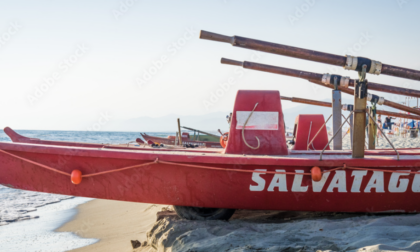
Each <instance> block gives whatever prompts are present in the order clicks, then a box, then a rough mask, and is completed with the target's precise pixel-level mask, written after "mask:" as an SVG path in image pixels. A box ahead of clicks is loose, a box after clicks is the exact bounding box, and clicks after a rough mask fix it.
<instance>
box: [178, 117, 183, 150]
mask: <svg viewBox="0 0 420 252" xmlns="http://www.w3.org/2000/svg"><path fill="white" fill-rule="evenodd" d="M178 138H179V145H182V134H181V121H180V120H179V118H178Z"/></svg>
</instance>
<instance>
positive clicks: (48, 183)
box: [0, 143, 420, 212]
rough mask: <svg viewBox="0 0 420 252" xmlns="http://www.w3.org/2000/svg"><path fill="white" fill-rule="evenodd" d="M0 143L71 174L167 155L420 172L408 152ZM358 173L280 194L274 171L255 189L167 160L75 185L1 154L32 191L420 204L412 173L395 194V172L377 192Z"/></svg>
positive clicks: (195, 200) (340, 206)
mask: <svg viewBox="0 0 420 252" xmlns="http://www.w3.org/2000/svg"><path fill="white" fill-rule="evenodd" d="M0 149H2V150H5V151H9V152H11V153H13V154H15V155H19V156H21V157H24V158H27V159H30V160H33V161H36V162H39V163H42V164H44V165H48V166H50V167H53V168H57V169H59V170H62V171H65V172H68V173H71V171H73V170H75V169H78V170H80V171H82V173H83V174H89V173H94V172H100V171H107V170H112V169H117V168H122V167H125V166H129V165H135V164H141V163H146V162H150V161H153V160H155V159H156V158H159V160H162V161H170V162H181V163H187V164H198V165H208V166H211V167H222V168H235V169H244V170H255V169H267V170H268V171H275V170H278V169H283V170H285V171H288V172H295V171H296V170H302V171H304V172H309V171H310V169H311V168H312V166H315V165H316V166H319V167H321V169H323V170H325V169H329V168H333V167H337V166H341V165H343V163H345V164H347V166H358V167H371V168H378V169H384V168H387V169H394V170H412V171H417V170H420V168H416V167H418V166H419V165H420V164H419V162H418V160H419V157H420V156H419V155H417V156H413V155H408V156H402V157H401V160H400V161H397V160H396V158H394V157H392V156H366V158H364V159H352V158H351V156H350V155H340V156H336V155H326V156H325V157H324V159H325V160H323V161H319V160H318V158H319V156H318V155H309V154H307V155H293V156H287V155H286V156H262V155H256V156H238V155H229V154H214V153H213V154H205V153H184V152H154V151H141V152H139V151H132V150H125V151H119V150H106V149H102V150H100V149H93V148H82V147H64V146H46V145H35V144H16V143H0ZM203 154H204V155H203ZM417 154H420V152H419V151H418V153H417ZM352 172H353V171H352V170H347V171H345V174H346V184H347V185H346V190H347V192H338V191H337V188H336V189H334V191H333V192H327V188H328V186H329V185H330V182H331V180H332V179H333V177H334V175H335V173H336V172H331V174H330V175H329V178H328V180H327V181H326V183H325V186H324V188H323V190H322V191H321V192H313V187H312V181H311V178H310V176H303V180H302V183H301V184H300V185H301V186H308V189H307V192H292V191H291V190H292V185H293V181H294V179H295V176H293V175H286V180H287V190H288V192H279V191H278V188H275V191H273V192H269V191H267V189H268V187H269V185H270V183H271V181H272V179H273V177H274V175H268V174H266V175H261V178H263V179H264V180H265V186H264V190H262V191H250V186H255V185H256V183H255V182H254V181H253V180H252V173H240V172H231V171H226V172H222V171H214V170H203V169H195V168H189V167H182V166H174V165H163V164H157V165H150V166H147V167H141V168H138V169H133V170H127V171H122V172H118V173H111V174H106V175H100V176H96V177H92V178H84V179H83V181H82V183H81V184H79V185H74V184H72V183H71V182H70V178H69V177H68V176H64V175H61V174H57V173H54V172H51V171H47V170H44V169H43V168H40V167H37V166H35V165H32V164H28V163H25V162H23V161H21V160H18V159H16V158H13V157H10V156H8V155H6V154H3V153H0V184H3V185H6V186H10V187H14V188H19V189H26V190H33V191H41V192H49V193H59V194H66V195H75V196H84V197H93V198H101V199H113V200H123V201H134V202H147V203H156V204H173V205H187V206H200V207H223V208H241V209H274V210H301V211H346V212H358V211H361V212H380V211H406V212H414V211H419V210H420V202H419V201H417V200H415V199H416V197H418V196H419V193H416V192H413V191H412V184H413V179H414V175H410V176H402V177H401V178H408V179H409V184H408V187H407V190H406V191H405V192H404V193H391V192H389V190H388V184H389V180H390V176H391V174H389V173H385V176H384V185H385V186H384V190H385V192H384V193H377V192H375V191H374V189H373V190H372V192H371V193H365V192H363V190H364V188H365V187H366V185H367V183H368V181H369V180H370V177H371V176H372V174H373V173H372V172H367V175H366V176H365V177H364V179H363V181H362V183H361V190H362V192H360V193H351V192H350V190H351V187H352V184H353V180H354V177H352V176H351V175H352Z"/></svg>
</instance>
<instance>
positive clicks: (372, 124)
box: [368, 107, 376, 150]
mask: <svg viewBox="0 0 420 252" xmlns="http://www.w3.org/2000/svg"><path fill="white" fill-rule="evenodd" d="M369 114H370V115H371V116H372V117H374V119H375V120H376V115H374V113H373V110H372V107H369ZM375 125H376V124H375V121H374V120H372V118H370V117H369V126H368V135H369V147H368V148H369V150H374V149H375Z"/></svg>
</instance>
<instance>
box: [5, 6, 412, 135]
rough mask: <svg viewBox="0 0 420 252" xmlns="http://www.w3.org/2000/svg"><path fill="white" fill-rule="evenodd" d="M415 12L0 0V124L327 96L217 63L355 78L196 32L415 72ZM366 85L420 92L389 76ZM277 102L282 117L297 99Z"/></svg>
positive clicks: (59, 126)
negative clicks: (260, 94)
mask: <svg viewBox="0 0 420 252" xmlns="http://www.w3.org/2000/svg"><path fill="white" fill-rule="evenodd" d="M419 11H420V2H419V1H413V0H411V1H410V0H398V1H397V0H388V1H385V0H384V1H374V0H372V1H357V0H355V1H332V0H331V1H327V0H322V1H321V0H318V1H317V0H298V1H239V0H214V1H151V0H118V1H117V0H101V1H99V0H86V1H74V0H73V1H70V0H60V1H46V0H38V1H29V0H27V1H23V0H16V1H5V0H0V87H1V91H0V108H1V112H0V127H1V128H3V127H5V126H10V127H12V128H15V129H48V130H88V129H91V128H92V125H100V127H96V128H95V130H126V129H127V127H122V126H121V125H123V124H124V122H127V123H129V122H131V121H133V120H135V119H138V118H158V117H165V116H166V117H168V116H171V115H176V116H180V117H181V118H182V116H197V117H200V118H202V117H205V116H206V115H207V114H212V115H214V114H215V113H216V114H217V113H220V114H223V113H228V112H229V111H231V110H232V109H233V103H234V100H235V95H236V91H237V90H239V89H254V90H279V91H280V93H281V95H284V96H292V97H302V98H308V99H316V100H327V101H328V100H330V99H331V90H329V89H325V88H322V87H318V86H314V85H313V84H310V83H309V82H307V81H305V80H301V79H294V78H290V77H285V76H280V75H275V74H269V73H263V72H257V71H249V70H248V71H245V70H244V69H240V68H238V67H235V66H228V65H222V64H220V58H222V57H226V58H230V59H235V60H240V61H243V60H248V61H255V62H260V63H264V64H271V65H276V66H283V67H289V68H294V69H300V70H306V71H312V72H317V73H335V74H341V75H344V76H350V77H351V78H357V73H356V72H354V71H346V70H344V69H342V68H341V67H332V66H329V65H325V64H320V63H316V62H310V61H305V60H299V59H293V58H289V57H283V56H279V55H274V54H268V53H262V52H256V51H252V50H247V49H243V48H236V47H232V46H231V45H229V44H226V43H218V42H213V41H207V40H200V39H199V38H198V37H199V32H200V30H206V31H210V32H215V33H219V34H224V35H228V36H233V35H238V36H243V37H248V38H255V39H259V40H264V41H270V42H275V43H280V44H285V45H291V46H295V47H301V48H306V49H312V50H317V51H322V52H328V53H333V54H338V55H345V54H350V55H354V56H362V57H367V58H371V59H374V60H379V61H381V62H382V63H385V64H390V65H396V66H401V67H406V68H412V69H420V61H419V58H420V50H419V48H418V45H419V44H420V43H419V42H420V33H419V32H418V24H419V23H420V15H418V13H419ZM229 80H231V81H230V82H229ZM232 80H233V81H232ZM368 80H369V81H373V82H378V83H383V84H389V85H396V86H401V87H408V88H412V89H419V88H420V83H418V82H415V81H410V80H406V79H400V78H395V77H389V76H384V75H380V76H376V75H369V76H368ZM377 93H378V94H380V95H381V96H384V97H385V98H386V99H389V100H392V101H395V102H404V101H405V99H406V98H405V97H403V96H396V95H392V94H385V93H379V92H377ZM344 96H347V95H343V97H344ZM350 98H351V97H347V99H350ZM415 103H416V101H415V100H414V99H412V100H411V105H412V106H414V105H416V104H415ZM282 105H283V108H284V112H285V113H287V109H290V108H293V107H295V106H297V104H293V103H290V102H287V101H284V102H282ZM221 120H223V121H224V120H225V119H224V118H222V119H221ZM115 121H118V122H120V123H119V124H115V123H112V122H115ZM107 125H108V126H107ZM110 125H112V127H111V126H110ZM118 125H120V126H118ZM150 125H151V126H150V127H151V128H152V129H153V120H151V124H150ZM119 127H121V128H119ZM198 127H201V126H200V125H198ZM171 128H172V126H171Z"/></svg>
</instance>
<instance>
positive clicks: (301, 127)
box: [293, 114, 330, 150]
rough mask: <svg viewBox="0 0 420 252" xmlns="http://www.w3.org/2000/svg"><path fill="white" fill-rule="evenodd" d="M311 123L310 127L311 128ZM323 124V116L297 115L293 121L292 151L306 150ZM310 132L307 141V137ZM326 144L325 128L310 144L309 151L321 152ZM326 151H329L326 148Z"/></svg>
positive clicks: (328, 148)
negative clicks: (293, 141)
mask: <svg viewBox="0 0 420 252" xmlns="http://www.w3.org/2000/svg"><path fill="white" fill-rule="evenodd" d="M311 123H312V126H311ZM324 123H325V120H324V115H322V114H321V115H298V116H297V117H296V120H295V129H294V136H295V145H294V146H293V150H307V146H308V143H309V142H310V141H311V140H312V138H314V137H315V135H316V133H317V132H318V131H319V129H321V127H322V126H323V124H324ZM309 132H310V136H309V140H308V135H309ZM327 143H328V133H327V128H326V127H324V128H323V129H322V130H321V132H319V134H318V136H317V137H316V138H315V139H314V141H313V142H312V145H311V146H310V148H309V150H313V147H315V150H322V149H324V147H325V146H326V145H327ZM326 150H330V147H329V146H327V148H326Z"/></svg>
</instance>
